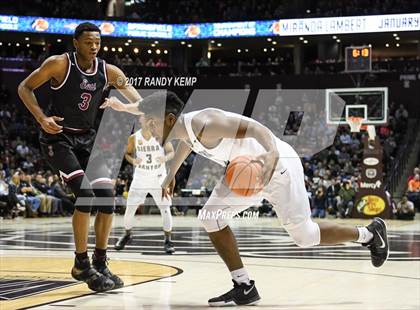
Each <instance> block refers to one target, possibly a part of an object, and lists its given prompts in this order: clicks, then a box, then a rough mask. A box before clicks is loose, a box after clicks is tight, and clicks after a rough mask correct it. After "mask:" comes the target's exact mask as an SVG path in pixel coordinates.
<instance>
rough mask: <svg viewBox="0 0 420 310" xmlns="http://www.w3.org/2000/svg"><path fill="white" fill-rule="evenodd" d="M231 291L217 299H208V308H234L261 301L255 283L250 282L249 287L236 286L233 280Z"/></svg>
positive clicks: (245, 285) (243, 284)
mask: <svg viewBox="0 0 420 310" xmlns="http://www.w3.org/2000/svg"><path fill="white" fill-rule="evenodd" d="M232 282H233V289H231V290H230V291H229V292H227V293H226V294H223V295H221V296H219V297H215V298H212V299H209V306H210V307H222V306H235V305H248V306H251V305H256V304H257V303H258V302H259V300H260V299H261V297H260V295H259V294H258V291H257V288H256V287H255V282H254V281H253V280H251V281H250V282H251V283H250V285H247V284H245V283H242V284H238V283H236V282H235V281H234V280H232Z"/></svg>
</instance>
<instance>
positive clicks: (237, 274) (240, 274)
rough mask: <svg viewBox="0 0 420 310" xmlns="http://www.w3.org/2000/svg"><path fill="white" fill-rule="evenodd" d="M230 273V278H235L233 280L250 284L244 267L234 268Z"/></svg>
mask: <svg viewBox="0 0 420 310" xmlns="http://www.w3.org/2000/svg"><path fill="white" fill-rule="evenodd" d="M230 274H231V275H232V279H233V280H235V282H236V283H238V284H241V283H245V284H246V285H250V284H251V282H250V281H249V276H248V272H246V270H245V268H241V269H236V270H234V271H231V272H230Z"/></svg>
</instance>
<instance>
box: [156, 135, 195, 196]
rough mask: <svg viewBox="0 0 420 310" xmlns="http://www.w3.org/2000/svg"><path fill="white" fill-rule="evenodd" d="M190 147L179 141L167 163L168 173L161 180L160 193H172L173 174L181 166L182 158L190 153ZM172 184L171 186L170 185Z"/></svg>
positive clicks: (166, 194)
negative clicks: (172, 156)
mask: <svg viewBox="0 0 420 310" xmlns="http://www.w3.org/2000/svg"><path fill="white" fill-rule="evenodd" d="M190 153H191V148H190V147H189V146H188V145H187V144H186V143H185V142H184V141H180V142H179V144H178V146H177V148H176V151H175V154H174V158H173V159H172V160H171V161H170V162H169V165H168V174H167V175H166V178H165V180H164V181H163V182H162V195H163V196H165V197H167V196H168V195H172V191H173V187H174V185H175V183H174V180H175V175H176V173H177V172H178V170H179V167H181V165H182V163H183V162H184V160H185V159H186V158H187V157H188V155H190ZM171 185H172V186H171Z"/></svg>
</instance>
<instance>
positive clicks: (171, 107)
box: [138, 90, 185, 117]
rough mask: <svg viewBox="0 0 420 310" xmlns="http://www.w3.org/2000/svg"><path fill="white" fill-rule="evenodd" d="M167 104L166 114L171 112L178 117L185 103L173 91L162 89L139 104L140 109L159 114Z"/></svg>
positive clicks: (147, 112)
mask: <svg viewBox="0 0 420 310" xmlns="http://www.w3.org/2000/svg"><path fill="white" fill-rule="evenodd" d="M164 104H165V115H168V114H169V113H172V114H174V115H175V116H176V117H179V115H181V113H182V110H184V106H185V103H184V102H183V101H182V100H181V99H179V97H178V96H177V95H176V94H175V93H174V92H172V91H169V90H168V91H165V90H160V91H157V92H155V93H153V94H151V95H150V96H147V97H145V98H144V99H143V100H142V101H141V103H140V104H139V107H138V108H139V111H141V112H143V113H145V114H146V116H147V115H148V114H149V115H150V114H152V115H158V114H160V113H161V112H162V111H163V105H164Z"/></svg>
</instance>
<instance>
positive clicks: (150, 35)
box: [0, 13, 420, 40]
mask: <svg viewBox="0 0 420 310" xmlns="http://www.w3.org/2000/svg"><path fill="white" fill-rule="evenodd" d="M84 21H86V20H80V19H67V18H52V17H36V16H13V15H0V31H18V32H33V33H50V34H65V35H71V34H73V32H74V28H75V27H76V26H77V25H78V24H79V23H82V22H84ZM90 22H92V23H94V24H96V25H98V26H99V27H100V29H101V31H102V34H103V35H105V36H111V37H129V38H142V39H175V40H181V39H184V40H188V39H207V38H231V37H258V36H275V35H277V36H303V35H327V34H351V33H378V32H394V31H398V32H402V31H420V13H413V14H392V15H366V16H346V17H322V18H298V19H281V20H270V21H244V22H223V23H196V24H152V23H132V22H123V21H100V20H90Z"/></svg>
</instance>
